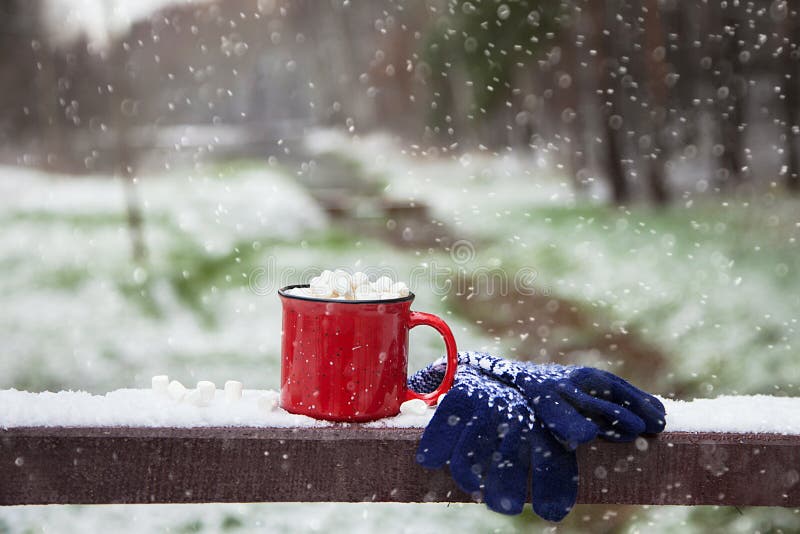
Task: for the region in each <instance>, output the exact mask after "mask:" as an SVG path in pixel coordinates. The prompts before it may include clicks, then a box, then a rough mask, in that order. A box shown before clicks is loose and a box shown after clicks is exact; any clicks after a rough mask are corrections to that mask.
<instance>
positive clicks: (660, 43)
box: [642, 0, 669, 206]
mask: <svg viewBox="0 0 800 534" xmlns="http://www.w3.org/2000/svg"><path fill="white" fill-rule="evenodd" d="M642 11H643V14H644V36H645V46H644V62H645V65H646V71H647V74H646V76H647V80H646V93H645V94H646V96H647V97H648V98H646V99H645V101H644V102H643V103H642V105H643V107H644V111H645V113H646V114H647V117H648V119H649V122H650V128H649V131H650V134H649V135H648V136H646V140H647V141H646V142H647V145H646V146H643V148H644V149H645V157H646V159H647V161H648V168H647V171H646V172H647V186H648V192H649V195H650V199H651V200H652V201H653V202H654V203H655V204H656V205H659V206H662V205H664V204H666V203H667V202H668V201H669V191H668V189H667V185H666V183H665V180H666V177H665V174H666V173H665V169H664V166H665V164H666V159H667V154H665V153H664V141H663V137H664V136H665V135H666V129H667V105H668V98H667V85H666V80H667V74H668V72H669V69H668V67H667V64H666V61H665V58H666V53H667V42H666V39H665V37H664V24H663V21H662V20H661V14H660V8H659V2H658V0H645V1H644V5H643V6H642Z"/></svg>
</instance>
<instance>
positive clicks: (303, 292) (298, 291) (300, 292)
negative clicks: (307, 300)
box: [287, 287, 313, 297]
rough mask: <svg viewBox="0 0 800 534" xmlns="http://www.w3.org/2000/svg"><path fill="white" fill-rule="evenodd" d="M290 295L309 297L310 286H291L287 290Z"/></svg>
mask: <svg viewBox="0 0 800 534" xmlns="http://www.w3.org/2000/svg"><path fill="white" fill-rule="evenodd" d="M287 293H288V294H290V295H297V296H298V297H311V296H313V295H312V294H311V288H310V287H293V288H292V289H290V290H289V291H287Z"/></svg>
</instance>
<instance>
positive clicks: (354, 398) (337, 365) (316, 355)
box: [278, 284, 458, 421]
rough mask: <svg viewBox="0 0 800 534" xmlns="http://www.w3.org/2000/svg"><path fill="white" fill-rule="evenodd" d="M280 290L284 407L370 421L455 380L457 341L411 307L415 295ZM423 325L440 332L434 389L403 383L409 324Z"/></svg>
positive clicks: (429, 399)
mask: <svg viewBox="0 0 800 534" xmlns="http://www.w3.org/2000/svg"><path fill="white" fill-rule="evenodd" d="M295 287H308V285H307V284H306V285H293V286H287V287H284V288H283V289H281V290H280V291H278V294H279V295H280V298H281V303H282V305H283V332H282V337H283V339H282V354H281V407H282V408H283V409H285V410H286V411H289V412H292V413H297V414H303V415H309V416H311V417H314V418H317V419H327V420H329V421H372V420H374V419H380V418H381V417H389V416H392V415H397V414H398V413H400V405H401V404H402V403H403V402H405V401H407V400H411V399H422V400H423V401H425V402H426V403H427V404H428V405H429V406H430V405H433V404H434V403H435V402H436V399H437V398H438V397H439V395H441V394H443V393H445V392H447V390H449V389H450V387H451V386H452V385H453V377H454V376H455V373H456V366H457V364H458V361H457V351H456V342H455V339H453V334H452V332H451V331H450V328H449V327H448V326H447V324H445V322H444V321H442V320H441V319H440V318H438V317H436V316H435V315H431V314H429V313H422V312H417V311H411V302H412V301H413V300H414V294H413V293H410V294H409V295H408V296H407V297H402V298H397V299H390V300H359V301H352V300H350V301H348V300H334V299H316V298H308V297H302V296H298V295H291V294H287V291H288V290H289V289H292V288H295ZM420 325H428V326H432V327H433V328H435V329H436V330H437V331H438V332H439V333H440V334H441V335H442V337H443V338H444V343H445V346H446V347H447V370H446V371H445V376H444V379H443V380H442V383H441V384H440V385H439V387H438V388H437V389H436V391H433V392H431V393H427V394H419V393H416V392H414V391H411V390H410V389H408V388H407V387H406V376H407V373H408V331H409V330H410V329H411V328H414V327H415V326H420Z"/></svg>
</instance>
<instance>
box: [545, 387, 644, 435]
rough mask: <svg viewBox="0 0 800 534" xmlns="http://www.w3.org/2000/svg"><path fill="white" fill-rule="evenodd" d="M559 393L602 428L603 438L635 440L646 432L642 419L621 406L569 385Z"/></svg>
mask: <svg viewBox="0 0 800 534" xmlns="http://www.w3.org/2000/svg"><path fill="white" fill-rule="evenodd" d="M559 385H561V384H559ZM559 391H560V393H561V396H562V397H563V398H565V399H567V400H568V401H569V402H570V404H572V406H573V407H574V408H575V409H576V410H578V411H579V412H580V413H582V414H583V415H585V416H586V417H588V418H590V419H591V420H592V421H593V422H594V423H595V424H596V425H597V426H598V427H599V428H600V433H599V435H601V436H604V437H608V436H611V437H614V436H619V437H622V436H625V437H630V439H631V440H633V439H635V438H636V436H638V435H639V434H641V433H642V432H644V431H645V424H644V421H642V418H641V417H639V416H638V415H636V414H635V413H633V412H632V411H630V410H629V409H627V408H624V407H622V406H620V405H619V404H614V403H613V402H609V401H607V400H605V399H600V398H598V397H592V396H591V395H589V394H587V393H584V392H583V391H581V390H579V389H578V388H576V387H572V386H569V385H564V386H563V387H562V388H561V389H559ZM609 432H610V433H609Z"/></svg>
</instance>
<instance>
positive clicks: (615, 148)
mask: <svg viewBox="0 0 800 534" xmlns="http://www.w3.org/2000/svg"><path fill="white" fill-rule="evenodd" d="M615 7H616V3H615V2H594V1H593V2H591V4H590V9H591V15H592V16H591V19H592V26H593V28H592V31H591V40H592V43H593V45H594V46H593V48H594V49H595V50H597V54H598V57H597V79H598V80H600V81H599V83H598V89H599V91H598V92H599V93H600V95H599V98H600V102H599V104H600V109H601V110H602V111H601V115H600V121H601V123H602V126H601V129H600V136H601V141H600V142H601V143H602V144H603V148H604V150H603V155H604V158H603V159H604V160H605V161H604V169H603V170H604V176H605V179H606V181H607V183H608V185H609V187H610V189H611V198H612V200H613V201H614V203H616V204H625V203H627V202H628V201H629V200H630V192H631V191H630V185H629V184H628V178H627V176H625V169H624V168H623V167H622V155H623V150H624V138H623V137H622V115H621V103H620V94H621V84H620V83H619V80H618V79H617V72H616V71H617V54H616V52H617V50H616V47H615V46H614V43H615V39H616V38H617V33H616V32H615V31H611V30H612V28H611V27H610V26H607V24H606V22H607V21H611V20H615ZM606 28H608V29H609V32H607V33H603V31H604V30H605V29H606Z"/></svg>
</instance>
